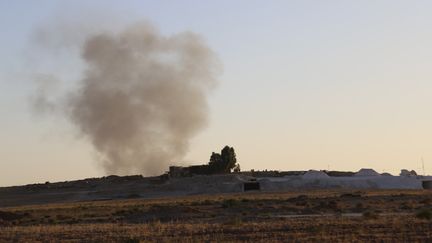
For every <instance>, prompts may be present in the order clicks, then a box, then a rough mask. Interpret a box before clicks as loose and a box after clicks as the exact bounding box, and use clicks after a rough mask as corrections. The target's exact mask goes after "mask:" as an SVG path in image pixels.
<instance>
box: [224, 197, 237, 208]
mask: <svg viewBox="0 0 432 243" xmlns="http://www.w3.org/2000/svg"><path fill="white" fill-rule="evenodd" d="M238 203H239V202H238V201H237V200H235V199H226V200H223V201H222V208H232V207H234V206H236V205H238Z"/></svg>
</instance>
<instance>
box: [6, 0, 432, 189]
mask: <svg viewBox="0 0 432 243" xmlns="http://www.w3.org/2000/svg"><path fill="white" fill-rule="evenodd" d="M431 11H432V2H431V1H402V0H401V1H395V0H391V1H390V0H389V1H372V0H371V1H342V0H341V1H305V0H299V1H282V0H281V1H250V0H247V1H246V0H244V1H228V0H227V1H221V0H219V1H198V0H196V1H184V0H182V1H138V0H137V1H114V0H112V1H76V0H75V1H54V0H53V1H44V0H40V1H18V0H17V1H6V0H0V29H1V33H2V34H1V42H0V43H1V45H0V57H1V59H0V90H1V95H0V138H1V139H0V186H2V185H14V184H25V183H32V182H44V181H59V180H60V181H61V180H71V179H78V178H84V177H94V176H102V175H104V172H103V170H102V169H101V168H100V166H99V165H98V163H97V162H96V161H95V155H94V151H93V149H92V148H91V146H90V145H89V143H88V141H86V140H85V138H83V137H82V136H80V135H79V133H78V132H76V130H75V129H74V127H73V126H71V125H70V124H69V123H68V121H67V120H65V119H64V118H61V117H58V116H57V117H56V116H42V115H40V114H39V115H38V114H35V113H34V112H32V109H31V107H30V100H31V96H32V93H33V92H34V90H35V83H34V76H35V75H41V74H44V73H54V74H56V75H58V76H60V77H62V79H63V80H65V81H66V84H64V85H66V86H68V85H70V86H73V85H74V80H76V79H77V77H78V76H79V73H80V72H79V71H80V70H81V69H82V66H81V64H80V62H79V58H78V57H79V56H78V55H79V53H77V52H76V49H74V48H76V46H74V43H77V42H79V37H80V34H81V33H82V34H85V32H86V31H87V30H86V28H88V29H93V30H94V29H98V28H101V29H102V28H117V27H121V26H123V25H126V24H129V23H134V22H137V21H141V20H148V21H150V22H152V23H153V24H154V25H156V26H157V27H158V28H159V29H160V31H161V32H163V33H164V34H167V35H169V34H173V33H177V32H181V31H193V32H196V33H198V34H200V35H201V36H203V37H204V38H205V40H206V41H207V44H208V45H209V46H210V47H211V48H212V49H213V50H214V51H215V53H216V54H217V55H218V57H219V59H220V61H221V63H222V65H223V74H222V75H220V77H219V79H220V85H219V86H218V88H217V89H216V90H215V92H213V94H212V95H211V97H209V101H210V108H211V115H210V124H209V126H208V127H207V129H205V130H204V131H203V132H202V133H200V134H199V135H198V136H196V137H195V139H194V140H193V141H192V143H191V146H190V152H189V153H188V155H187V156H186V157H185V159H184V161H183V163H184V164H188V163H201V162H207V161H208V158H209V155H210V153H211V152H212V151H217V150H220V149H221V148H222V147H223V146H224V145H226V144H228V145H231V146H234V148H235V149H236V152H237V156H238V160H239V162H240V165H241V167H242V169H243V170H245V169H252V168H255V169H279V170H300V169H301V170H305V169H328V168H329V167H330V169H333V170H358V169H360V168H362V167H371V168H375V169H376V170H377V171H379V172H383V171H389V172H392V173H395V174H396V173H398V172H399V170H400V169H401V168H407V169H415V170H417V171H418V172H420V173H421V172H422V169H421V157H422V156H423V157H424V161H425V167H426V173H432V143H431V141H430V140H431V139H432V129H431V124H432V110H431V109H430V105H431V104H432V68H431V67H432V48H431V44H432V15H431V14H430V13H431ZM59 23H61V24H59ZM77 23H78V24H77ZM83 23H86V24H84V26H85V28H84V29H79V28H74V26H78V25H80V24H81V25H82V24H83ZM76 24H77V25H76ZM56 26H57V28H58V26H65V27H64V28H58V36H57V37H56V38H59V39H63V40H64V39H66V40H69V39H68V38H78V40H77V41H75V40H72V39H71V40H70V41H71V43H72V44H71V46H70V48H69V49H68V50H66V51H58V52H55V51H54V52H52V53H46V52H45V51H44V49H43V48H42V47H40V46H38V43H36V44H35V42H37V38H35V32H37V30H38V29H40V28H51V29H55V28H56ZM50 41H52V42H53V43H54V44H55V43H56V39H55V38H54V39H53V40H50ZM74 53H75V54H74ZM54 88H56V87H54ZM57 88H59V89H61V88H62V87H57Z"/></svg>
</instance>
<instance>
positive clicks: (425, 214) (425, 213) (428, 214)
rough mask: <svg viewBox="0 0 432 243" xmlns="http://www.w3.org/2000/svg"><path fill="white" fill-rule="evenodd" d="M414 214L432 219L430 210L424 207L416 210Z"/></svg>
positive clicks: (421, 217)
mask: <svg viewBox="0 0 432 243" xmlns="http://www.w3.org/2000/svg"><path fill="white" fill-rule="evenodd" d="M415 216H416V217H417V218H419V219H427V220H431V219H432V211H431V210H430V209H426V208H425V209H422V210H420V211H418V212H417V213H416V215H415Z"/></svg>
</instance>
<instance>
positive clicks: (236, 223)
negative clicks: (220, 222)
mask: <svg viewBox="0 0 432 243" xmlns="http://www.w3.org/2000/svg"><path fill="white" fill-rule="evenodd" d="M225 224H227V225H234V226H239V225H242V224H243V220H242V219H241V218H240V217H233V218H231V219H230V220H228V221H226V222H225Z"/></svg>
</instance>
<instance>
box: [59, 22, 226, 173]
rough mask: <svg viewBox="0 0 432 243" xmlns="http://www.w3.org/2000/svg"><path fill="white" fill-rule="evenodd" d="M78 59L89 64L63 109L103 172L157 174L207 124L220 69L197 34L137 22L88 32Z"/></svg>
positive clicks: (180, 153) (184, 151) (179, 157)
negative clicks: (96, 156)
mask: <svg viewBox="0 0 432 243" xmlns="http://www.w3.org/2000/svg"><path fill="white" fill-rule="evenodd" d="M82 58H83V60H84V61H85V63H86V70H85V72H84V75H83V79H82V80H80V84H79V88H78V89H77V90H73V91H71V92H70V93H69V96H68V97H67V102H66V105H65V107H66V108H65V112H66V114H67V117H69V118H70V120H71V121H72V122H73V123H74V124H75V125H76V127H77V128H78V129H79V130H80V131H81V132H82V133H83V134H84V135H85V136H86V137H88V138H89V140H90V141H91V143H92V144H93V146H94V148H95V149H96V150H97V152H98V154H99V155H100V156H99V157H100V160H101V162H102V165H103V167H104V169H105V170H106V172H108V173H116V174H127V173H141V174H146V175H152V174H157V173H160V172H162V171H164V170H166V167H167V165H168V164H170V163H173V162H175V161H177V160H179V159H181V158H182V157H183V156H184V155H185V154H186V153H187V151H188V147H189V140H190V139H191V138H192V137H193V136H194V135H196V134H197V133H198V132H199V131H200V130H202V129H203V128H204V127H205V125H206V123H207V116H208V105H207V96H208V93H209V92H210V91H211V89H212V87H214V85H215V84H216V80H215V73H216V71H217V69H218V63H217V60H216V58H215V56H214V54H213V53H212V51H211V50H210V49H209V48H208V47H207V46H206V44H205V43H204V41H203V40H202V39H201V38H200V37H199V36H197V35H196V34H193V33H190V32H183V33H179V34H175V35H172V36H163V35H161V34H160V33H158V31H157V30H156V29H155V28H153V27H152V26H150V25H148V24H139V25H134V26H132V27H130V28H127V29H125V30H123V31H120V32H118V33H109V32H106V33H99V34H96V35H91V36H89V37H88V38H87V39H86V41H85V42H84V44H83V47H82Z"/></svg>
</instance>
